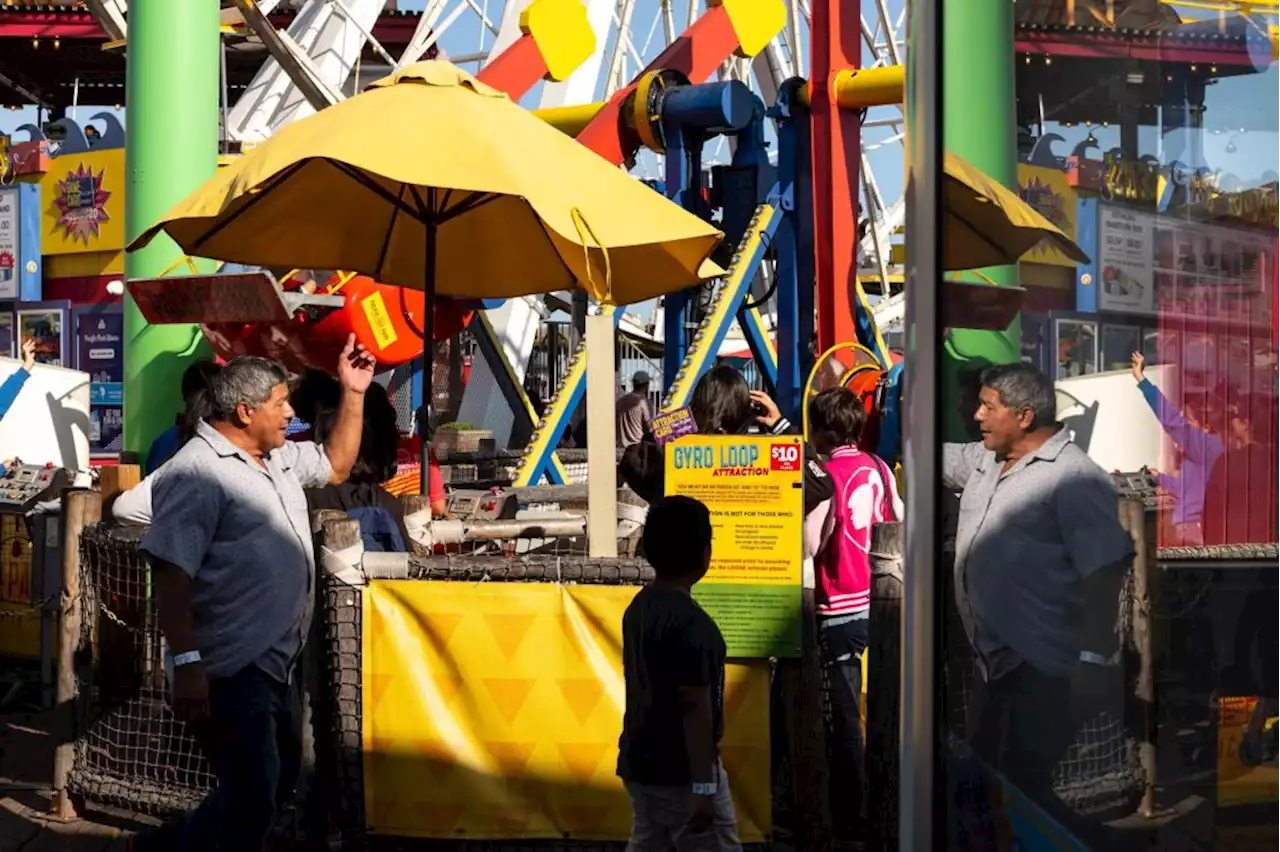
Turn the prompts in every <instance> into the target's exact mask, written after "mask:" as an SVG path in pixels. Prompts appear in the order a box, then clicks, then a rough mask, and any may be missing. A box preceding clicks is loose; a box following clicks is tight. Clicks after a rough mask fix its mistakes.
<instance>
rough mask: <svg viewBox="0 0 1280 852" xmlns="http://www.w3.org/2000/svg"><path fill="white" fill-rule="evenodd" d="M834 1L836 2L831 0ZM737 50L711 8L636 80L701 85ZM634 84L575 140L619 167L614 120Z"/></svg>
mask: <svg viewBox="0 0 1280 852" xmlns="http://www.w3.org/2000/svg"><path fill="white" fill-rule="evenodd" d="M832 2H838V0H832ZM737 49H738V34H737V33H736V32H734V29H733V23H732V22H731V21H730V20H729V13H728V12H727V11H726V10H725V8H724V7H723V6H712V7H710V8H708V9H707V11H706V12H705V13H704V14H703V15H702V17H700V18H698V20H696V21H694V23H693V26H691V27H689V29H687V30H685V31H684V33H683V34H681V36H680V37H679V38H677V39H676V40H675V41H673V42H671V44H669V45H667V49H666V50H664V51H662V53H660V54H659V55H658V57H657V58H656V59H654V60H653V61H652V62H650V63H649V64H648V65H647V66H646V67H645V69H644V71H642V72H640V73H639V74H637V75H636V80H637V81H639V80H640V78H642V77H644V76H645V74H648V73H649V72H650V71H658V70H667V71H679V72H680V73H681V74H683V75H684V76H686V77H688V78H689V80H690V81H691V82H694V83H701V82H702V81H704V80H706V79H707V78H708V77H710V76H711V75H712V74H714V73H715V70H716V69H717V68H719V67H720V63H722V62H724V61H725V59H726V58H727V57H729V56H730V55H732V54H733V52H734V51H735V50H737ZM636 85H637V83H636V82H633V83H631V85H629V86H627V87H625V88H622V89H619V90H618V91H616V92H614V93H613V97H612V98H610V99H609V102H608V103H606V104H605V105H604V108H603V109H601V110H600V112H599V113H597V114H596V117H595V118H593V119H592V120H591V123H590V124H588V125H587V126H586V127H585V128H584V129H583V131H582V132H581V133H579V134H578V141H579V142H581V143H582V144H583V145H586V146H587V147H588V148H590V149H591V150H592V151H595V152H596V153H597V154H599V155H600V156H602V157H604V158H605V159H606V160H608V161H609V162H611V163H613V164H614V165H621V164H622V163H623V161H624V160H625V159H626V157H627V155H628V154H629V153H630V152H629V151H624V150H623V148H622V134H621V133H620V132H619V127H618V121H619V119H620V117H621V110H622V104H623V101H625V100H626V99H627V96H628V95H630V94H631V93H632V92H633V91H635V89H636Z"/></svg>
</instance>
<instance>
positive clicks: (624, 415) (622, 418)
mask: <svg viewBox="0 0 1280 852" xmlns="http://www.w3.org/2000/svg"><path fill="white" fill-rule="evenodd" d="M616 413H617V422H618V446H619V447H620V448H622V449H624V450H625V449H626V448H627V447H630V446H631V445H633V444H638V443H640V442H641V441H642V440H643V439H644V435H645V433H646V432H648V431H649V427H650V425H651V424H652V423H653V403H652V402H650V401H649V374H648V373H646V372H645V371H644V370H639V371H637V372H636V374H635V375H634V376H632V377H631V393H629V394H625V395H623V396H621V397H619V398H618V403H617V406H616Z"/></svg>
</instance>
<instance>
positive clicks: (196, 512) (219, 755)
mask: <svg viewBox="0 0 1280 852" xmlns="http://www.w3.org/2000/svg"><path fill="white" fill-rule="evenodd" d="M373 368H374V362H373V359H372V358H370V357H369V356H368V355H367V354H366V353H365V352H364V350H363V349H362V348H361V347H358V346H356V344H355V336H354V335H352V336H350V337H349V338H348V341H347V345H346V348H345V349H344V350H343V352H342V355H341V357H340V359H339V363H338V379H339V381H340V382H341V386H342V393H341V402H340V404H339V409H338V416H337V422H336V423H335V425H334V427H333V430H332V432H331V433H330V434H329V435H328V439H327V442H326V444H325V445H324V446H323V447H321V446H319V445H317V444H313V443H309V442H286V440H285V434H286V431H287V429H288V425H289V421H290V420H291V419H292V417H293V414H294V412H293V409H292V407H290V405H289V388H288V384H287V378H288V377H287V375H286V374H285V371H284V369H283V368H282V367H281V366H280V365H279V364H276V363H274V362H272V361H268V360H266V359H264V358H254V357H240V358H235V359H233V360H232V361H230V362H229V363H228V364H227V365H226V366H225V367H224V368H223V369H222V371H221V372H220V373H219V374H218V375H217V376H216V377H214V379H213V381H212V384H211V387H210V397H211V399H212V412H211V414H210V417H209V422H201V423H198V424H197V425H196V434H195V437H194V438H192V439H191V440H190V441H189V442H187V444H186V445H185V446H184V447H183V448H182V449H181V450H179V451H178V454H177V455H176V456H174V457H173V459H171V460H170V461H169V462H168V463H167V464H166V465H165V469H164V475H163V476H160V477H157V478H156V482H155V486H154V494H153V503H154V514H153V518H152V524H151V527H150V529H149V530H148V532H147V533H146V535H145V536H143V539H142V543H141V548H140V549H141V551H142V552H143V553H144V554H145V555H146V556H147V558H148V560H149V561H150V562H151V565H152V570H153V572H154V583H155V592H156V598H157V603H158V612H159V623H160V629H161V630H162V632H163V633H164V637H165V640H166V642H167V644H168V652H169V654H170V655H171V658H170V662H171V663H172V667H173V676H172V678H171V686H172V698H173V709H174V714H175V715H176V716H177V717H178V718H179V719H181V720H182V721H184V722H186V723H187V724H188V725H189V726H190V730H192V732H193V733H194V734H195V735H196V736H197V737H198V738H199V740H200V741H201V742H202V744H203V746H204V748H205V750H206V752H207V753H208V755H209V758H210V761H211V762H212V765H213V771H214V774H215V775H216V776H217V779H218V784H217V787H216V788H215V789H214V791H213V792H212V793H210V794H209V795H208V796H207V797H206V798H205V800H204V801H203V802H202V803H201V804H200V806H199V807H198V808H197V809H196V810H195V811H194V812H193V813H191V814H189V815H188V816H186V817H185V818H184V819H182V820H180V821H178V822H176V823H172V824H170V825H166V826H164V827H162V828H161V829H159V830H158V831H157V832H155V833H154V834H152V835H150V836H148V837H145V838H141V839H140V841H139V848H141V849H155V850H179V852H182V850H206V849H234V850H243V852H256V850H261V849H262V848H263V845H264V843H265V842H266V838H267V835H268V833H269V832H270V830H271V827H272V824H273V823H274V821H275V816H276V813H277V808H278V807H279V806H280V805H281V804H283V803H285V802H287V801H288V799H289V797H290V795H291V794H292V791H293V785H294V783H295V782H296V780H297V776H298V772H299V768H300V760H301V745H302V740H301V734H302V730H301V727H302V725H301V717H302V706H301V692H300V689H299V682H300V680H301V678H299V677H297V673H296V663H297V660H298V657H299V654H300V653H301V651H302V647H303V642H304V639H305V637H306V635H307V631H308V627H309V625H310V621H311V610H312V599H313V597H312V596H313V592H312V587H313V584H314V582H315V557H314V554H313V552H312V540H311V526H310V521H309V518H308V516H307V502H306V497H305V496H304V494H303V489H305V488H314V487H319V486H322V485H324V484H325V483H330V484H337V483H341V482H343V481H345V480H346V478H347V476H348V475H349V473H350V471H351V468H352V465H353V464H354V463H355V461H356V456H357V454H358V452H359V449H360V436H361V430H362V419H363V414H364V395H365V391H366V390H367V389H368V387H369V383H370V381H371V380H372V378H373Z"/></svg>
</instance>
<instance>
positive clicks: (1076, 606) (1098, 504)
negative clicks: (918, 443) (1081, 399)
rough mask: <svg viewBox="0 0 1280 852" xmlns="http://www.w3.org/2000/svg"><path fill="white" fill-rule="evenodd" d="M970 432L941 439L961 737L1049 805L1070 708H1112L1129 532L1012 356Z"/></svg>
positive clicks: (1100, 480)
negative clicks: (952, 494) (967, 651)
mask: <svg viewBox="0 0 1280 852" xmlns="http://www.w3.org/2000/svg"><path fill="white" fill-rule="evenodd" d="M981 381H982V390H981V395H980V397H979V403H978V409H977V411H976V412H975V413H974V419H975V420H976V421H977V422H978V425H979V427H980V428H981V432H982V440H981V441H979V442H975V443H972V444H946V445H945V446H944V448H943V468H944V469H943V475H944V479H945V482H946V484H947V486H948V487H951V488H954V489H956V490H961V491H963V494H962V496H961V498H960V516H959V522H958V524H957V530H956V560H955V587H956V605H957V606H958V608H959V611H960V619H961V621H962V622H963V624H964V629H965V633H966V634H967V635H968V638H969V642H970V644H971V645H972V646H973V649H974V651H975V662H976V666H977V672H976V675H975V678H974V687H973V690H972V691H971V693H970V702H969V708H968V715H967V718H968V726H969V732H968V733H969V739H970V743H971V745H972V746H973V747H974V749H975V750H976V751H977V752H978V754H979V755H980V756H982V757H983V758H984V759H985V760H986V761H987V762H988V763H989V764H991V765H992V766H993V767H994V768H995V769H997V770H998V771H1000V772H1001V773H1002V774H1004V775H1005V776H1007V777H1008V778H1009V779H1010V780H1011V781H1013V782H1014V783H1015V784H1016V785H1017V786H1018V787H1019V788H1020V789H1021V790H1022V791H1023V792H1024V793H1026V794H1027V795H1028V796H1030V797H1031V798H1032V799H1033V800H1035V801H1037V802H1039V803H1040V804H1041V805H1042V806H1044V807H1046V808H1047V809H1048V810H1050V812H1051V813H1061V811H1062V810H1063V809H1062V808H1061V807H1060V802H1059V801H1058V800H1057V798H1056V797H1055V796H1054V795H1053V771H1054V768H1055V767H1056V766H1057V764H1058V762H1059V761H1060V760H1061V759H1062V757H1063V756H1064V755H1065V754H1066V751H1067V749H1068V748H1070V746H1071V743H1072V742H1073V740H1074V735H1075V722H1076V720H1077V718H1078V717H1079V715H1080V714H1083V713H1087V712H1091V711H1096V710H1097V709H1098V706H1097V705H1098V702H1100V701H1107V702H1109V703H1111V704H1115V706H1118V703H1116V702H1118V700H1119V698H1120V692H1119V690H1120V689H1121V684H1120V683H1119V682H1118V681H1117V680H1116V678H1115V674H1116V673H1117V669H1116V668H1115V663H1116V659H1115V658H1116V656H1117V654H1118V643H1117V636H1116V633H1115V623H1116V609H1117V601H1118V597H1119V588H1120V583H1121V582H1122V580H1123V577H1124V571H1125V569H1126V568H1127V566H1128V564H1129V563H1130V561H1131V560H1132V558H1133V542H1132V540H1131V539H1130V537H1129V535H1128V534H1127V533H1126V532H1125V531H1124V529H1123V528H1122V527H1121V526H1120V521H1119V518H1118V511H1117V498H1116V492H1115V489H1114V487H1113V486H1112V484H1111V480H1110V478H1109V477H1108V476H1107V475H1106V473H1105V472H1103V470H1102V469H1101V468H1099V467H1098V466H1097V465H1096V464H1095V463H1094V462H1093V461H1092V460H1091V459H1089V457H1088V456H1086V455H1085V454H1084V452H1083V451H1082V450H1081V449H1080V448H1079V447H1077V446H1076V445H1075V444H1073V443H1071V439H1070V436H1069V434H1068V432H1067V431H1066V430H1065V429H1064V428H1062V427H1061V426H1060V425H1059V424H1058V423H1057V422H1056V419H1055V418H1056V405H1055V399H1054V391H1053V383H1052V382H1051V381H1050V380H1049V379H1048V378H1047V377H1046V376H1044V375H1043V374H1041V373H1040V372H1039V371H1037V370H1036V369H1034V368H1033V367H1030V366H1027V365H1025V364H1002V365H997V366H993V367H989V368H988V369H987V370H985V371H984V372H983V374H982V379H981Z"/></svg>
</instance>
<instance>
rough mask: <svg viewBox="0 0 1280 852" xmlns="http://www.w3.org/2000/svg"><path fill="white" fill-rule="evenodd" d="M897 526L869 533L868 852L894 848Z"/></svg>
mask: <svg viewBox="0 0 1280 852" xmlns="http://www.w3.org/2000/svg"><path fill="white" fill-rule="evenodd" d="M902 551H903V525H902V524H901V523H891V524H876V525H875V527H873V528H872V532H871V625H870V632H871V640H870V643H869V644H868V645H867V758H866V760H867V803H866V804H867V811H866V812H867V819H868V822H869V825H868V827H869V829H870V831H869V832H868V833H869V835H870V837H869V839H870V843H869V844H868V846H867V848H868V849H869V850H881V851H882V852H889V850H896V849H897V848H898V777H899V774H898V707H899V704H900V697H901V695H900V692H901V672H902V633H901V625H902Z"/></svg>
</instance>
